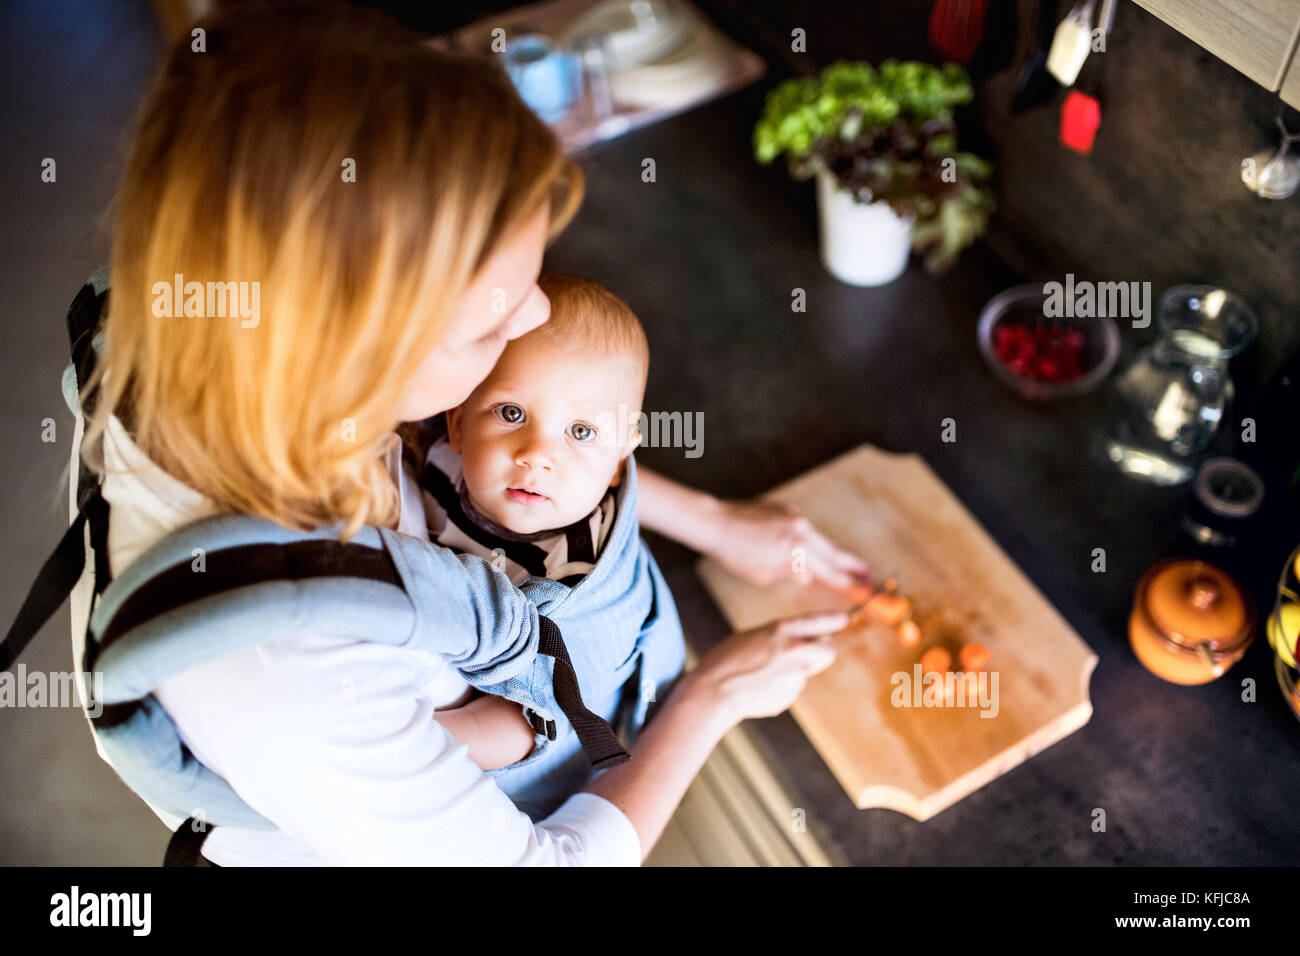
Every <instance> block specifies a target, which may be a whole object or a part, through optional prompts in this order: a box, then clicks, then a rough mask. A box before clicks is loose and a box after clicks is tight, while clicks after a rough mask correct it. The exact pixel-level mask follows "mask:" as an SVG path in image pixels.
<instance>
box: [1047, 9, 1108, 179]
mask: <svg viewBox="0 0 1300 956" xmlns="http://www.w3.org/2000/svg"><path fill="white" fill-rule="evenodd" d="M1117 2H1118V0H1103V2H1102V5H1101V17H1100V19H1099V20H1098V27H1099V29H1100V30H1101V31H1102V36H1103V37H1109V35H1110V31H1111V27H1112V26H1113V25H1114V21H1115V5H1116V3H1117ZM1089 42H1090V43H1091V31H1089ZM1102 49H1103V50H1105V49H1106V46H1105V45H1104V41H1103V46H1102ZM1103 62H1104V60H1103V58H1102V57H1101V56H1094V57H1092V58H1091V59H1090V60H1089V61H1088V62H1087V64H1086V65H1085V66H1084V67H1083V69H1082V71H1081V73H1080V76H1079V78H1078V79H1077V82H1076V84H1075V88H1074V89H1072V90H1071V91H1070V92H1069V94H1068V95H1067V96H1066V97H1065V102H1064V103H1063V104H1062V105H1061V143H1062V144H1063V145H1065V146H1067V147H1069V148H1070V149H1072V150H1074V151H1075V152H1076V153H1082V154H1084V155H1085V156H1086V155H1087V154H1088V153H1091V152H1092V145H1093V143H1094V141H1095V140H1096V137H1097V130H1098V128H1099V127H1100V126H1101V74H1102V64H1103Z"/></svg>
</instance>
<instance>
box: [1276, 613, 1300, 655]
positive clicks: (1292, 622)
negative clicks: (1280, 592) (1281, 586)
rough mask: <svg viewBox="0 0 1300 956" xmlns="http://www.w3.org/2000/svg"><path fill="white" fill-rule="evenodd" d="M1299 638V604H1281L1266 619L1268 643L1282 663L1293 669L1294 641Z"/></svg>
mask: <svg viewBox="0 0 1300 956" xmlns="http://www.w3.org/2000/svg"><path fill="white" fill-rule="evenodd" d="M1298 638H1300V604H1283V605H1282V606H1281V607H1280V608H1278V611H1277V613H1276V614H1271V615H1269V618H1268V643H1269V644H1270V645H1272V647H1273V650H1275V651H1276V652H1277V656H1278V657H1280V658H1282V663H1284V664H1286V665H1287V666H1288V667H1295V666H1296V662H1295V646H1296V640H1297V639H1298Z"/></svg>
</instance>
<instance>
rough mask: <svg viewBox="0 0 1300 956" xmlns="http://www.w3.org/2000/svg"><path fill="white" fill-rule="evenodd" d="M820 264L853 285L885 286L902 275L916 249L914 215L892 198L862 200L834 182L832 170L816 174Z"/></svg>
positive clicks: (838, 277)
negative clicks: (900, 212)
mask: <svg viewBox="0 0 1300 956" xmlns="http://www.w3.org/2000/svg"><path fill="white" fill-rule="evenodd" d="M817 211H818V218H820V220H821V234H822V263H823V264H824V265H825V266H826V269H827V270H828V271H829V272H830V274H831V275H833V276H835V278H837V279H839V280H840V281H841V282H847V283H849V284H850V285H884V284H885V283H886V282H892V281H894V280H895V279H897V278H898V277H899V276H900V275H902V273H903V270H904V269H906V268H907V257H908V255H909V254H910V253H911V251H912V223H913V219H912V218H911V217H907V218H904V217H902V216H900V215H898V213H896V212H894V210H893V209H892V208H891V207H890V205H889V203H887V202H884V201H883V200H882V201H880V202H873V203H860V202H858V201H857V200H855V199H854V198H853V196H852V195H851V194H850V193H849V192H847V191H846V190H843V189H840V188H838V187H837V186H836V183H835V177H834V176H832V175H831V174H830V173H828V172H821V173H818V174H817Z"/></svg>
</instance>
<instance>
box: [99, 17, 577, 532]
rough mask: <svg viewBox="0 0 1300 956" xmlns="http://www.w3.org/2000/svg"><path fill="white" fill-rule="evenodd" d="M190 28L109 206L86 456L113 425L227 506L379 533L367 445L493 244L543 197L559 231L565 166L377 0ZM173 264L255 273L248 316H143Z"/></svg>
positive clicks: (392, 493) (487, 68)
mask: <svg viewBox="0 0 1300 956" xmlns="http://www.w3.org/2000/svg"><path fill="white" fill-rule="evenodd" d="M198 26H200V27H202V28H203V29H204V31H205V33H206V52H195V51H193V50H192V49H191V46H190V44H191V40H190V37H189V36H186V37H185V38H184V40H183V42H182V43H181V44H180V45H178V46H176V47H175V48H174V49H173V50H172V51H171V53H170V55H169V56H168V58H167V60H166V62H165V63H164V65H163V67H162V70H161V72H160V74H159V76H158V77H157V79H156V80H155V83H154V86H153V88H152V90H151V92H150V94H149V96H148V98H147V100H146V102H145V104H144V107H143V110H142V114H141V117H140V120H139V128H138V132H137V134H136V138H135V141H134V145H133V148H132V150H131V153H130V156H129V159H128V162H127V166H126V173H125V178H124V181H123V184H122V186H121V189H120V191H119V194H118V198H117V201H116V202H117V206H118V209H117V215H116V224H115V225H116V228H115V236H114V246H113V253H112V291H111V293H110V295H109V307H108V316H107V320H106V322H107V324H106V352H105V356H104V361H102V362H101V364H100V371H99V373H98V374H97V375H96V377H95V378H94V379H92V380H91V382H90V383H88V384H87V389H91V388H94V387H95V386H96V385H97V384H101V381H102V389H101V395H100V398H99V401H98V407H97V408H96V411H95V414H94V415H93V418H92V421H91V422H90V425H89V429H88V432H87V435H88V438H90V439H91V441H90V442H87V447H88V449H92V450H90V451H88V457H87V460H88V463H90V464H91V465H95V464H96V460H95V457H96V456H95V453H94V450H93V448H98V447H99V443H100V442H102V435H103V430H104V428H105V427H106V425H107V420H108V416H109V415H111V414H117V415H118V416H119V418H121V419H122V420H123V423H124V424H126V425H127V427H128V429H129V430H130V431H131V432H132V434H133V437H134V440H135V441H136V443H137V444H138V445H139V446H140V448H141V449H142V450H143V451H144V453H145V454H147V455H148V456H149V458H150V459H152V460H153V461H154V462H155V463H157V464H158V465H159V466H160V467H162V468H163V469H164V470H165V471H167V472H168V473H170V474H171V475H173V476H174V477H176V478H177V479H179V480H181V481H182V482H184V483H185V484H187V485H189V486H191V487H192V488H194V489H196V490H198V491H200V492H202V493H203V494H205V495H207V496H209V497H210V498H212V499H214V500H215V501H216V502H217V503H218V504H219V505H220V506H221V507H222V508H224V509H228V510H230V511H235V512H242V513H246V514H251V515H257V516H262V517H266V518H270V519H272V520H274V521H276V522H278V523H280V524H282V525H285V526H288V527H294V528H312V527H317V526H319V525H322V524H326V523H330V522H333V521H338V520H345V521H346V522H347V527H346V529H345V532H344V537H348V536H350V535H351V534H353V533H354V532H355V531H356V530H357V529H358V528H359V527H360V526H361V525H362V524H365V523H371V524H379V523H385V524H391V523H392V522H393V521H394V520H395V518H396V515H397V513H398V507H399V500H398V492H397V489H396V488H395V487H394V485H393V483H392V480H391V478H390V476H389V475H388V472H387V470H386V468H385V466H384V464H383V461H382V460H381V457H380V447H381V445H382V439H383V438H384V436H385V435H386V434H387V433H388V432H390V431H391V430H393V428H394V427H395V426H396V425H397V424H398V423H397V421H396V418H395V413H396V409H397V408H398V407H399V405H400V401H401V397H402V395H403V394H404V393H405V390H406V388H407V385H408V384H409V382H410V380H411V378H412V377H413V375H414V374H415V372H416V370H417V368H418V367H419V365H420V363H421V362H422V361H423V359H424V358H425V356H426V355H428V353H429V352H430V351H431V350H432V349H433V348H434V347H435V345H436V344H437V342H438V341H439V339H440V337H441V336H442V334H443V332H444V329H445V326H446V324H447V321H448V319H449V317H450V315H451V314H452V313H453V311H454V310H455V308H456V306H457V304H458V302H459V300H460V298H461V296H462V295H463V293H464V291H465V289H466V287H467V286H468V285H469V284H470V283H471V281H472V279H473V277H474V275H475V274H476V273H477V272H478V270H479V269H480V268H481V267H482V265H483V264H484V262H485V261H486V260H487V259H488V258H489V257H490V256H491V255H492V253H493V252H494V250H496V249H497V248H498V247H499V246H500V244H501V243H502V242H503V241H504V240H508V239H509V238H510V237H511V236H512V235H513V234H514V233H515V232H516V231H517V230H518V229H519V228H520V227H522V226H523V225H524V224H525V223H527V222H528V221H530V220H531V218H532V217H533V215H534V214H535V213H536V212H537V211H538V210H539V209H540V208H542V207H543V204H545V203H549V204H550V214H551V229H550V233H549V235H550V236H551V237H553V236H554V235H555V234H556V233H558V232H559V230H560V229H562V228H563V227H564V225H565V224H567V222H568V221H569V219H570V218H571V217H572V215H573V213H574V211H575V210H576V207H577V205H578V204H579V203H580V202H581V198H582V192H583V182H582V174H581V172H580V171H579V169H578V167H577V166H576V165H575V164H574V163H573V162H572V161H570V160H568V159H567V158H565V156H564V155H563V152H562V150H561V148H560V145H559V142H558V140H557V139H556V137H555V135H554V134H553V133H552V132H551V130H550V129H549V128H548V127H547V126H546V125H545V124H544V123H542V122H541V120H539V119H538V118H537V117H536V116H535V115H534V114H533V113H532V112H531V111H530V110H529V109H528V107H527V106H526V105H525V104H524V103H523V101H522V100H520V98H519V97H518V95H517V94H516V93H515V91H514V89H513V87H512V86H511V85H510V82H509V80H508V79H507V78H506V77H505V75H504V73H503V72H502V71H501V70H500V69H499V67H497V66H496V65H495V64H492V63H490V62H487V61H480V60H477V59H472V58H469V57H464V56H459V55H453V54H447V53H441V52H437V51H436V50H434V49H432V48H431V47H429V46H428V45H427V44H426V43H425V42H424V40H423V38H421V37H419V36H418V35H416V34H413V33H408V32H407V31H405V30H403V29H401V28H399V27H398V26H397V25H396V24H395V23H393V22H392V21H390V20H389V19H388V18H386V17H383V16H381V15H378V14H375V13H373V12H371V11H364V10H357V9H353V8H349V7H329V8H321V7H320V6H319V5H313V6H309V7H306V8H303V9H298V10H295V11H287V10H285V9H284V8H283V6H280V7H264V6H261V5H248V4H236V5H233V6H232V7H230V8H223V9H222V11H221V12H219V13H217V14H216V15H214V16H213V17H210V18H208V19H206V20H204V21H201V22H200V23H199V24H198ZM349 167H351V168H352V169H354V170H355V176H354V177H351V179H352V181H348V180H349V177H348V175H347V173H348V170H349ZM178 274H179V275H183V277H184V281H185V283H189V282H191V281H197V282H199V283H201V284H205V285H206V284H207V283H213V282H220V283H228V282H240V283H244V282H247V283H257V284H258V286H257V288H258V289H259V290H260V319H259V321H258V322H257V324H256V326H255V327H244V323H242V322H241V320H240V318H238V317H235V318H221V317H202V318H201V317H197V316H184V315H178V316H171V317H165V318H160V317H158V316H156V315H155V314H154V308H155V305H156V302H157V296H156V295H155V292H154V286H155V284H156V283H159V282H163V283H167V284H168V285H170V284H171V283H172V282H173V277H174V276H176V275H178ZM209 288H210V287H209ZM209 301H211V299H209ZM200 311H201V310H200ZM105 370H107V372H108V377H107V378H106V379H104V378H103V374H102V373H103V372H104V371H105ZM92 443H93V446H92Z"/></svg>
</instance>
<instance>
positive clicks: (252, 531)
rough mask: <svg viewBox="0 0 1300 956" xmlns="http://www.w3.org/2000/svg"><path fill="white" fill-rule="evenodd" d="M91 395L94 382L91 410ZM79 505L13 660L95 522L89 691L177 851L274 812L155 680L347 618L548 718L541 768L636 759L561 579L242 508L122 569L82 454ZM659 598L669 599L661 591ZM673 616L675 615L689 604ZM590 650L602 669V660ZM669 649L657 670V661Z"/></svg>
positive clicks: (537, 750)
mask: <svg viewBox="0 0 1300 956" xmlns="http://www.w3.org/2000/svg"><path fill="white" fill-rule="evenodd" d="M107 295H108V274H107V272H104V271H101V272H97V273H95V274H94V275H93V276H91V278H90V280H89V281H88V282H87V283H86V285H84V286H83V287H82V289H81V290H80V292H79V293H78V295H77V297H76V299H75V300H74V301H73V303H72V306H71V307H70V309H69V310H68V315H67V327H68V336H69V342H70V345H71V352H72V362H71V364H70V365H69V367H68V369H67V370H66V371H65V373H64V381H63V391H64V397H65V400H67V402H68V407H69V409H70V410H72V412H73V414H74V415H76V414H78V388H79V384H81V383H85V382H86V381H88V379H89V376H90V375H91V373H92V372H93V371H94V367H95V362H96V359H97V357H98V355H99V353H100V351H101V350H102V348H103V332H102V331H101V330H100V329H99V321H100V314H101V312H102V309H103V306H104V303H105V300H106V297H107ZM94 400H95V395H94V394H93V393H91V394H89V395H87V396H86V398H85V400H84V402H83V403H82V404H83V410H84V412H85V413H89V412H91V411H92V410H93V407H94ZM79 424H80V422H79ZM78 460H79V459H78ZM633 500H634V499H633ZM75 506H76V515H75V517H74V520H73V522H72V525H71V527H69V528H68V530H67V532H66V533H65V534H64V536H63V539H62V540H61V541H60V543H59V545H58V547H57V548H56V549H55V551H54V553H53V554H52V555H51V556H50V557H49V558H48V559H47V560H46V562H45V564H44V565H43V566H42V568H41V570H40V572H39V574H38V576H37V579H36V581H35V583H34V584H33V586H32V588H31V591H30V592H29V594H28V595H27V598H26V599H25V601H24V602H23V605H22V608H21V609H20V611H19V613H18V615H17V617H16V619H15V620H14V623H13V625H12V626H11V627H10V629H9V632H8V634H7V635H6V637H5V639H4V643H3V644H0V670H7V669H9V668H10V667H11V666H12V664H13V663H14V661H15V660H16V659H17V657H18V655H19V654H21V652H22V651H23V649H24V648H25V647H26V645H27V644H28V643H29V642H30V641H31V639H32V638H33V637H34V636H35V634H36V633H37V631H39V630H40V628H41V627H42V626H43V625H44V623H45V622H46V621H48V620H49V618H50V617H51V616H52V615H53V614H54V612H55V611H56V610H58V608H59V607H60V605H62V604H63V602H64V600H65V599H66V598H67V597H68V595H69V594H70V593H72V591H73V589H74V588H75V587H76V586H77V583H78V581H79V580H80V579H81V577H82V575H83V572H85V571H86V570H87V558H86V550H85V549H86V543H87V539H88V540H89V546H90V550H91V559H92V560H93V565H92V566H91V567H90V570H91V573H92V577H93V595H92V597H91V602H92V604H91V608H92V610H91V613H90V614H88V623H87V629H86V634H85V639H84V650H83V652H82V659H81V662H80V666H81V671H82V673H83V674H85V675H90V674H92V673H94V674H95V675H96V679H97V681H98V680H100V679H102V684H98V687H99V691H98V692H99V695H100V699H98V700H96V701H94V702H93V706H92V702H91V701H89V700H86V701H84V703H85V704H86V705H87V717H88V719H89V720H90V723H91V728H92V733H93V735H94V736H95V739H96V744H97V746H98V747H99V749H100V752H101V753H102V754H103V755H104V756H105V757H106V758H107V759H108V761H109V763H110V764H111V766H112V767H113V769H114V770H115V771H116V772H117V774H118V775H119V776H120V777H121V778H122V779H123V781H124V782H125V783H126V784H127V785H128V786H129V787H130V788H131V789H132V790H134V791H135V792H136V793H137V794H138V795H139V796H140V797H142V798H143V799H144V800H145V801H146V802H147V803H149V804H150V805H151V806H153V807H155V808H157V809H159V810H164V811H167V812H169V813H171V814H173V815H175V816H177V817H180V818H182V819H183V820H184V823H182V825H181V826H180V827H179V828H178V829H177V830H176V832H175V834H174V835H173V837H172V839H171V841H170V842H169V844H168V847H167V853H166V857H165V859H164V865H187V864H189V865H194V864H199V863H201V862H202V860H201V857H200V855H199V851H200V849H201V847H202V844H203V842H204V840H205V839H206V838H207V836H208V835H209V834H210V833H212V832H213V831H214V830H215V829H216V827H218V826H231V827H243V828H252V829H274V824H272V823H271V822H270V821H269V820H267V819H266V818H264V817H263V816H261V815H260V814H259V813H257V812H256V811H255V810H253V809H252V808H251V807H249V806H248V805H247V804H245V803H244V801H243V800H241V799H240V797H239V796H238V795H237V794H236V793H235V791H234V790H233V789H232V788H231V787H230V786H229V784H227V783H226V781H225V780H223V779H222V778H221V777H219V776H218V775H217V774H215V773H213V772H212V771H211V770H210V769H209V768H207V767H205V766H204V765H203V764H201V763H200V762H199V761H198V760H197V759H196V758H195V757H194V755H193V754H192V753H190V751H189V750H188V749H187V748H186V747H185V745H184V743H183V741H182V740H181V737H180V735H179V732H178V731H177V728H176V726H175V724H174V723H173V722H172V720H171V718H170V717H169V716H168V714H167V713H166V711H165V710H164V709H163V708H162V706H161V705H160V704H159V702H158V700H157V699H156V698H155V697H154V696H153V690H154V689H155V688H156V687H157V686H158V685H159V684H160V683H161V682H162V681H164V680H165V679H167V678H168V677H170V676H171V675H174V674H177V673H179V672H181V671H183V670H185V669H187V668H189V667H193V666H196V665H198V664H201V663H204V662H205V661H208V660H211V659H213V658H215V657H218V656H220V655H222V654H225V653H228V652H231V651H234V650H237V649H240V648H244V647H249V646H251V645H255V644H259V643H261V642H264V641H268V640H274V639H278V638H280V637H284V636H291V635H293V634H316V635H327V636H328V635H338V636H341V637H348V638H352V639H357V640H372V641H381V642H385V643H389V644H393V645H397V646H403V647H409V648H420V649H425V650H429V651H434V652H437V653H439V654H441V655H442V656H443V657H444V658H445V659H446V660H447V661H448V662H449V663H451V665H452V666H454V667H456V668H457V669H458V670H459V671H460V673H461V674H462V675H463V676H464V678H465V680H466V681H467V682H468V683H469V684H471V685H472V686H474V687H476V688H478V689H480V690H482V691H484V692H486V693H491V694H495V695H498V696H503V697H506V698H508V699H510V700H513V701H516V702H518V703H520V704H521V705H522V707H523V713H524V716H525V718H526V719H528V721H529V722H530V723H531V724H532V726H533V729H534V731H535V732H536V734H537V738H536V743H535V745H534V749H533V753H532V754H530V756H529V757H528V758H527V759H526V760H525V761H524V762H522V763H523V764H526V765H527V766H529V767H532V766H540V765H541V764H542V763H543V761H544V760H545V759H547V757H548V756H549V755H550V754H551V753H552V750H553V748H554V749H555V753H556V754H557V755H559V754H561V753H562V754H563V758H564V759H565V760H569V759H570V758H572V757H573V756H574V755H578V756H579V757H580V759H581V760H582V762H583V764H584V772H585V773H590V772H591V771H592V769H593V768H594V769H604V768H606V767H610V766H613V765H615V764H618V763H621V762H623V761H625V760H627V759H629V757H628V754H627V752H626V751H625V750H624V749H623V746H622V745H621V743H620V742H619V740H618V738H617V736H616V735H615V734H614V732H613V730H612V729H611V727H610V726H609V724H608V722H607V719H606V718H605V717H602V716H599V715H597V714H596V713H593V712H592V711H591V710H590V709H588V708H587V707H586V706H585V705H584V702H583V694H582V691H581V690H580V682H581V675H580V671H579V670H575V667H574V662H573V661H572V660H571V659H570V657H569V654H568V651H567V649H566V646H565V645H566V640H565V637H564V636H563V633H562V629H561V628H562V626H564V621H565V618H566V616H572V618H573V620H574V622H575V625H576V626H577V627H579V628H581V627H582V626H583V624H584V622H585V620H586V618H585V616H584V615H583V613H582V610H583V609H582V606H581V604H580V602H574V603H572V605H571V606H567V605H566V602H565V601H563V600H561V598H562V597H563V596H562V595H555V594H551V593H550V592H545V593H544V594H543V595H542V597H543V600H542V603H541V604H538V603H534V602H533V601H530V600H528V598H527V597H526V596H525V595H524V594H523V593H521V592H520V590H519V589H517V588H515V587H514V586H513V585H511V584H510V582H509V580H508V579H507V578H506V577H505V575H504V574H502V573H501V572H499V571H498V570H496V569H495V568H494V567H493V566H492V565H491V564H490V563H488V562H486V561H483V560H481V559H479V558H477V557H473V556H469V555H465V556H457V555H455V554H452V553H451V552H449V551H447V550H445V549H442V548H440V547H437V546H435V545H432V544H430V543H429V542H427V541H424V540H421V539H417V538H413V537H410V536H408V535H402V534H398V533H396V532H393V531H391V530H389V529H387V528H380V527H374V526H365V527H363V528H362V529H361V530H360V532H359V533H357V534H356V535H355V536H354V537H353V539H352V540H351V541H349V542H347V543H343V542H341V541H340V540H339V534H340V531H341V529H342V525H341V524H338V525H334V526H330V527H326V528H320V529H317V530H314V531H309V532H299V531H292V530H287V529H285V528H283V527H280V526H279V525H276V524H275V523H274V522H271V521H268V520H265V519H260V518H253V517H249V516H245V515H219V516H215V517H210V518H205V519H203V520H200V521H196V522H193V523H191V524H189V525H186V526H183V527H181V528H177V529H176V530H174V531H173V532H172V533H170V534H168V535H166V536H165V537H163V538H162V539H161V540H159V541H158V542H156V543H155V544H154V546H153V547H151V548H149V549H148V550H147V551H146V552H144V553H143V554H142V555H140V557H138V558H137V559H136V560H135V561H133V562H132V563H131V564H130V565H129V566H128V567H126V568H124V569H121V572H120V573H119V574H118V576H117V577H116V578H112V579H110V574H109V567H108V551H107V535H108V520H109V513H108V512H109V508H108V503H107V502H106V501H105V500H104V497H103V496H102V494H101V489H100V480H99V477H98V476H97V475H96V474H95V473H94V472H93V471H91V470H90V469H87V468H86V466H85V465H84V463H80V460H79V471H78V474H77V484H76V499H75ZM196 556H202V560H201V561H200V560H196ZM656 572H657V569H656ZM549 583H553V582H540V585H541V586H543V587H545V586H546V585H547V584H549ZM566 590H573V589H566ZM664 594H667V590H666V588H664ZM569 596H570V597H571V595H569ZM668 601H669V602H671V598H668ZM543 605H544V606H543ZM657 608H658V610H659V611H660V613H662V612H663V609H664V608H663V604H662V602H660V603H659V604H658V605H657ZM552 610H553V611H554V616H552V615H551V614H550V613H548V612H549V611H552ZM557 617H558V620H557ZM664 617H665V619H666V618H668V617H671V620H672V622H674V623H675V621H676V612H675V609H674V610H672V611H671V612H670V614H667V615H664ZM639 653H640V651H637V652H636V653H635V654H634V656H637V655H639ZM579 663H580V670H581V671H584V672H593V671H592V670H591V668H589V667H588V666H587V665H588V664H589V663H590V662H589V661H586V660H583V661H580V662H579ZM634 663H635V662H634ZM655 664H656V671H659V670H660V668H661V662H658V661H656V662H655ZM678 669H680V665H679V666H678ZM674 673H675V672H674ZM657 689H658V688H657V686H656V687H650V686H646V687H645V690H644V694H643V695H642V696H644V697H646V698H648V699H647V700H644V701H643V700H641V699H637V700H636V701H635V706H634V708H633V709H634V712H635V715H636V716H637V717H638V723H639V720H640V719H644V710H645V706H647V705H648V703H649V699H653V697H654V694H655V692H656V690H657ZM603 690H604V689H603V688H602V693H603ZM602 706H604V702H603V701H602ZM606 710H607V711H608V710H609V708H606ZM91 711H96V712H98V713H97V716H92V714H91ZM521 769H525V768H524V767H523V766H522V765H521ZM508 778H509V773H505V774H502V779H503V780H506V779H508Z"/></svg>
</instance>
